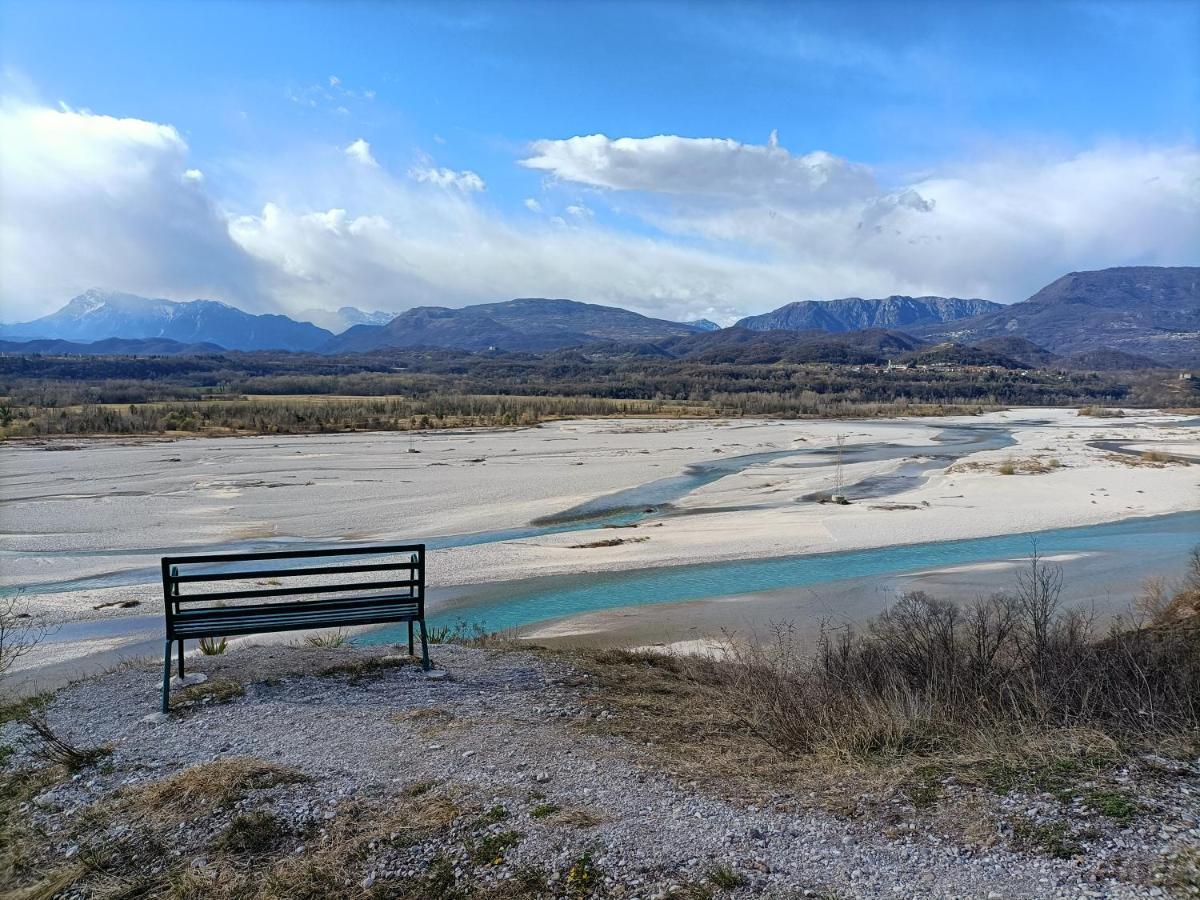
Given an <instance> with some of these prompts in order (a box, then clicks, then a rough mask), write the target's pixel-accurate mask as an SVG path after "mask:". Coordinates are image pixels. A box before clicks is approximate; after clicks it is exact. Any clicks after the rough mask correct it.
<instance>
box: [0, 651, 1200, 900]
mask: <svg viewBox="0 0 1200 900" xmlns="http://www.w3.org/2000/svg"><path fill="white" fill-rule="evenodd" d="M433 649H434V660H435V663H436V664H437V665H438V666H439V667H440V668H441V669H443V670H444V671H445V672H446V676H445V677H444V678H441V679H436V680H435V679H431V678H427V677H425V676H424V674H423V673H422V672H421V671H420V669H419V668H418V667H416V666H413V665H404V666H400V667H397V668H388V669H385V670H382V671H379V672H373V673H371V674H370V675H368V676H364V677H361V678H358V677H349V676H345V675H336V676H328V675H326V676H318V675H314V674H312V673H313V672H318V671H322V670H323V669H325V668H328V667H330V666H331V665H333V664H336V663H339V662H353V661H355V660H359V659H362V658H364V657H368V656H378V655H379V654H380V653H383V652H387V651H386V650H370V651H359V650H348V649H338V650H318V649H313V648H307V647H304V648H300V647H287V646H270V647H263V648H247V649H242V650H239V651H236V652H230V653H228V654H226V655H225V656H221V657H202V658H198V659H196V660H195V661H193V662H192V664H191V667H192V669H193V670H199V671H204V672H205V673H206V674H207V676H208V679H209V682H208V683H209V684H210V685H212V684H216V683H219V682H221V681H223V680H224V679H232V680H236V681H237V682H240V683H242V684H243V685H244V687H245V693H244V695H242V696H238V697H235V698H234V699H233V700H232V701H231V702H227V703H219V704H218V703H212V702H199V703H196V704H195V705H192V706H187V707H183V708H181V709H179V710H178V711H176V712H174V713H173V714H172V715H171V716H170V717H167V718H166V719H165V721H160V720H159V719H161V718H162V717H155V716H153V715H149V716H148V714H152V713H153V711H154V710H155V709H156V708H157V700H158V681H157V675H156V672H155V671H154V670H152V669H150V668H148V667H145V666H143V665H137V666H131V667H129V668H127V669H125V670H123V671H118V672H114V673H111V674H109V675H106V676H103V677H100V678H97V679H92V680H88V681H85V682H80V683H78V684H75V685H73V686H71V687H70V688H68V689H66V690H64V691H62V692H61V693H59V694H58V695H57V696H56V697H55V699H54V700H53V701H52V702H51V704H50V705H49V706H48V707H47V709H46V715H47V719H48V721H49V722H50V723H51V724H52V725H53V726H54V727H55V729H56V730H57V731H58V732H59V733H61V734H63V735H65V736H68V737H69V738H70V739H71V740H73V741H74V742H75V743H76V744H78V745H81V746H82V745H100V744H105V745H110V746H111V747H112V754H111V756H110V757H108V760H107V762H106V763H105V764H103V765H100V766H96V767H91V768H89V769H86V770H84V771H83V772H81V773H80V774H77V775H75V776H73V777H69V778H68V779H67V780H66V781H65V782H63V783H60V784H57V785H56V786H53V787H51V788H50V789H49V790H46V791H45V792H44V793H41V794H40V795H38V796H37V797H35V798H34V800H33V801H32V802H31V803H30V804H28V806H27V807H25V808H23V810H22V813H23V814H25V815H27V816H28V817H29V820H30V821H31V822H33V823H34V824H35V825H37V826H39V827H41V828H42V829H44V830H45V831H46V832H47V833H48V834H49V836H50V839H51V844H52V847H53V849H52V851H51V857H52V858H53V857H55V856H57V857H60V858H61V859H63V860H69V859H70V858H71V857H72V856H74V855H75V854H77V853H79V850H80V848H79V837H78V835H79V833H80V832H79V826H80V823H81V822H86V821H88V820H87V818H86V817H87V815H88V810H89V809H93V810H94V809H95V808H97V806H98V805H99V806H103V805H104V804H106V803H107V804H110V805H111V803H112V799H113V797H114V796H117V795H118V793H119V792H122V791H126V792H127V791H128V790H129V789H130V787H131V786H136V785H140V784H143V783H147V782H150V781H153V780H156V779H161V778H163V777H166V776H168V775H170V774H172V773H175V772H177V771H179V770H181V769H184V768H186V767H188V766H192V765H195V764H199V763H206V762H210V761H214V760H223V759H231V758H235V757H257V758H260V759H262V760H266V761H268V762H271V763H275V764H279V765H284V766H290V767H295V768H297V769H299V770H301V771H302V772H304V773H306V774H308V775H310V776H312V778H311V780H309V781H306V782H301V783H295V784H280V785H276V786H273V787H269V788H265V789H263V790H256V791H252V792H250V794H249V796H247V797H246V798H245V799H243V800H241V801H240V802H239V803H238V804H236V805H235V806H234V807H233V808H232V809H216V810H213V809H207V808H204V809H201V808H198V809H196V810H195V813H194V815H193V816H192V817H191V818H190V819H188V820H187V821H185V822H184V823H183V824H182V825H181V826H180V827H179V829H178V830H176V831H174V832H172V834H171V839H170V841H169V847H170V853H171V854H174V856H175V858H176V859H177V861H178V863H179V864H180V865H184V864H186V865H188V866H190V867H191V868H192V869H193V870H195V871H196V872H199V873H205V872H206V871H207V869H206V867H207V866H209V861H208V859H207V857H206V851H205V847H206V846H211V842H212V840H213V838H214V836H216V835H219V834H220V833H221V832H222V831H223V830H225V829H226V828H227V827H228V825H229V822H230V820H231V817H232V816H234V815H236V814H238V813H239V812H245V811H247V810H252V809H266V810H269V811H271V812H273V813H274V814H275V815H276V816H277V817H278V818H279V819H280V820H282V821H284V822H286V823H287V824H288V828H289V829H290V830H292V831H294V832H295V833H296V834H301V833H303V832H304V831H305V829H308V830H309V833H310V834H311V832H312V829H314V828H316V829H320V828H324V827H330V823H331V822H332V821H333V820H334V819H335V818H336V816H337V815H338V814H339V810H343V811H345V810H349V809H352V808H353V805H354V804H355V803H357V802H360V801H372V800H374V801H388V802H394V803H395V804H396V805H397V806H398V807H402V806H403V805H404V804H415V803H419V802H420V801H419V800H414V799H412V796H413V795H414V794H416V793H418V791H419V790H423V788H417V789H414V787H413V786H414V785H422V784H425V783H436V788H432V787H431V788H430V790H436V791H437V792H439V793H441V794H443V795H446V796H452V797H453V798H454V802H455V805H456V806H457V807H458V808H459V809H471V810H474V812H473V813H472V814H471V815H469V816H463V817H460V819H459V820H456V822H455V823H454V824H453V825H452V826H451V827H450V829H449V830H448V831H443V832H442V833H440V834H439V835H438V836H437V837H436V838H434V839H431V840H426V841H421V842H419V843H417V844H415V845H410V846H405V847H401V848H399V849H396V848H393V847H392V846H390V845H387V844H386V842H384V843H381V844H380V845H379V846H376V845H374V844H372V846H371V848H370V849H369V851H368V852H367V853H366V854H365V858H364V859H362V860H361V873H360V875H361V879H362V880H361V882H360V883H359V885H358V886H353V885H352V886H351V888H352V889H351V890H348V891H347V892H346V894H345V896H358V895H359V893H360V892H361V893H363V894H364V895H365V893H366V891H367V889H369V888H372V887H374V886H376V885H381V884H387V883H388V880H389V879H393V878H398V877H404V878H410V877H412V876H413V875H415V874H418V873H422V872H425V871H427V868H428V865H429V862H430V860H431V859H433V858H434V857H435V856H437V855H441V856H442V857H444V858H445V859H447V860H448V863H447V865H449V866H450V867H452V868H453V869H454V870H455V871H457V872H458V873H459V874H460V875H461V874H463V873H466V872H468V870H472V871H473V872H474V874H475V876H476V877H481V878H483V879H485V881H487V882H488V883H499V882H502V881H504V880H505V879H510V878H512V877H513V876H514V875H515V874H517V873H519V872H520V871H523V868H522V867H527V866H537V867H539V868H541V869H543V870H544V871H545V872H546V873H548V876H549V879H550V884H551V885H552V887H553V889H554V890H555V891H556V893H560V894H562V893H566V891H567V890H568V888H567V873H568V872H569V871H570V870H571V869H572V866H573V865H574V866H576V868H578V867H577V865H576V864H577V862H578V861H579V860H580V858H581V857H582V856H583V854H585V853H589V852H590V853H591V854H592V856H591V859H592V861H593V864H594V866H595V872H596V873H597V874H596V880H597V886H598V889H599V893H602V894H603V895H605V896H613V897H626V898H628V897H640V898H647V900H649V898H654V897H666V896H672V893H671V892H672V891H675V892H676V894H675V896H688V897H690V896H702V895H700V894H684V895H680V894H679V893H678V892H679V891H680V890H683V889H686V888H687V886H688V885H696V884H700V883H702V882H705V879H706V878H708V879H709V880H708V882H706V883H708V884H710V885H711V883H712V880H711V875H710V873H711V872H712V871H713V870H714V869H715V868H717V867H721V868H725V867H727V869H728V871H729V872H730V873H732V874H733V875H734V876H735V877H734V878H733V879H732V880H733V881H739V882H740V884H738V885H737V886H732V884H730V886H726V887H722V888H721V889H719V890H716V895H717V896H736V897H750V896H815V897H839V898H842V897H941V898H950V897H954V898H966V897H978V898H1034V897H1151V896H1164V895H1165V894H1164V891H1163V889H1162V888H1159V887H1154V886H1150V885H1148V884H1143V885H1139V884H1134V883H1129V882H1128V881H1124V880H1121V879H1122V878H1127V877H1130V876H1129V875H1128V872H1129V871H1131V870H1132V871H1136V870H1137V869H1138V866H1133V867H1132V868H1129V867H1127V868H1126V869H1123V870H1122V871H1123V872H1124V873H1125V874H1124V875H1122V876H1114V875H1113V874H1111V870H1106V869H1105V867H1104V866H1102V865H1100V866H1098V865H1097V864H1096V858H1097V857H1096V856H1095V855H1092V858H1091V859H1090V860H1089V861H1087V862H1079V861H1069V860H1058V859H1050V858H1045V857H1039V856H1036V855H1024V854H1019V853H1014V852H1010V851H1008V850H1004V849H1000V848H998V847H992V848H989V849H980V848H979V846H978V844H977V843H974V844H973V843H972V842H971V841H969V840H968V839H966V838H965V837H963V836H961V835H955V834H954V832H953V825H951V826H950V827H948V828H945V829H934V830H929V829H917V830H914V831H911V832H908V833H902V832H903V831H904V829H903V828H901V829H897V828H895V827H892V828H889V829H887V832H886V836H885V834H884V829H883V828H882V827H881V824H880V823H879V822H874V823H873V822H871V821H863V820H858V819H853V820H852V819H848V818H842V817H839V816H837V815H834V814H832V813H830V812H825V811H822V810H821V809H816V808H806V804H805V803H804V799H803V798H802V797H783V796H780V795H778V794H777V795H776V796H774V797H773V798H771V799H770V802H764V801H763V800H761V799H760V800H757V801H755V800H752V799H746V798H742V799H736V798H730V797H723V796H718V795H717V793H716V792H714V790H713V787H712V785H705V786H703V787H702V786H700V785H698V784H697V783H695V782H683V781H680V780H678V779H676V778H673V777H671V776H669V775H667V774H664V773H663V771H662V768H661V767H660V766H657V765H656V764H655V760H654V758H653V757H652V756H651V755H650V753H649V751H647V750H646V749H645V748H640V747H636V746H633V745H631V744H630V743H629V742H627V741H624V740H622V739H619V738H615V737H606V736H603V735H600V734H597V733H596V729H595V728H592V727H589V728H588V729H586V730H585V729H584V728H581V727H580V726H581V725H582V724H584V723H586V724H588V725H589V726H594V725H595V724H596V717H597V716H599V717H601V718H602V717H603V716H605V715H606V714H607V713H605V712H604V711H603V710H602V709H600V710H599V711H598V710H597V707H596V706H595V705H594V704H592V703H588V702H585V695H586V693H587V688H586V685H587V683H588V679H587V678H586V677H583V676H582V675H581V673H579V672H577V671H575V670H574V669H572V668H571V666H570V665H569V663H568V662H567V661H565V660H562V659H556V658H553V657H552V658H549V659H547V658H545V657H541V656H535V655H533V654H529V653H523V652H504V651H493V650H479V649H471V648H464V647H457V646H436V647H434V648H433ZM393 659H394V658H393ZM21 731H22V726H19V725H17V724H9V725H6V726H4V727H3V728H2V729H0V744H9V745H13V746H15V747H17V748H18V749H17V750H16V751H15V752H14V753H13V754H12V755H11V756H10V758H9V760H8V761H7V763H6V764H5V765H6V767H7V768H9V769H10V770H11V769H13V768H17V767H21V766H25V765H29V764H30V763H31V762H32V760H31V759H30V757H29V756H28V750H27V749H23V743H22V740H21V734H20V732H21ZM1195 774H1196V773H1195V771H1193V772H1192V773H1191V775H1193V776H1194V775H1195ZM1188 784H1190V788H1189V787H1183V788H1180V790H1181V791H1182V792H1183V793H1182V794H1181V796H1182V799H1180V800H1178V801H1177V804H1176V805H1177V807H1178V808H1176V809H1174V810H1172V811H1171V814H1170V815H1162V816H1158V817H1156V820H1155V821H1154V822H1152V823H1150V824H1149V826H1141V827H1137V828H1132V829H1125V830H1124V831H1122V832H1120V833H1119V834H1118V835H1117V836H1116V837H1114V838H1112V840H1111V841H1109V842H1108V843H1107V844H1105V848H1104V849H1102V851H1101V852H1100V853H1099V856H1100V857H1103V856H1105V853H1106V852H1116V849H1119V850H1120V852H1121V853H1122V854H1123V855H1124V856H1126V857H1129V856H1133V857H1137V858H1139V859H1143V860H1145V863H1144V865H1142V866H1141V869H1142V870H1143V871H1146V872H1149V870H1150V868H1152V867H1153V862H1154V860H1155V859H1156V858H1157V857H1159V856H1161V855H1165V854H1166V853H1168V852H1172V851H1173V850H1177V849H1178V847H1179V846H1180V843H1181V842H1190V843H1191V844H1192V845H1193V846H1195V845H1196V844H1197V843H1200V827H1198V824H1197V814H1198V812H1200V805H1198V804H1196V802H1195V800H1196V796H1197V795H1196V793H1194V791H1195V785H1196V780H1195V778H1191V779H1190V781H1188ZM853 790H854V786H852V785H847V791H848V792H853ZM1188 790H1191V791H1192V793H1191V794H1190V795H1189V794H1188V793H1187V791H1188ZM725 793H735V792H733V791H729V792H725ZM1189 804H1190V805H1189ZM554 807H557V808H558V809H557V810H555V809H553V808H554ZM96 827H97V828H102V827H103V828H106V829H107V831H106V832H104V833H101V834H97V835H96V839H97V840H99V841H103V840H106V839H108V840H111V839H114V838H115V837H116V836H118V835H119V833H120V831H121V829H123V828H124V827H125V826H124V825H122V824H121V823H120V822H119V821H116V822H115V823H113V822H110V823H108V824H107V825H105V826H99V825H98V826H96ZM943 832H944V833H943ZM489 836H490V840H491V844H486V841H488V840H489ZM1112 841H1118V842H1120V843H1119V844H1114V843H1112ZM294 843H295V844H296V847H294V848H290V852H293V853H295V854H297V855H303V854H304V852H305V850H304V848H303V844H304V840H303V839H302V838H299V837H297V838H296V839H295V841H294ZM481 843H484V844H485V846H493V845H495V846H500V847H502V849H501V850H500V851H499V852H498V853H497V855H496V858H495V859H494V860H489V861H487V863H486V864H485V865H482V866H480V865H479V864H478V855H477V854H476V857H475V862H474V863H473V862H472V848H473V847H475V848H478V846H480V844H481ZM155 864H156V865H165V863H162V862H159V863H155ZM472 867H473V868H472ZM481 872H482V874H480V873H481ZM727 880H729V879H727ZM1147 880H1149V879H1148V878H1147ZM555 886H557V887H555ZM709 890H710V891H711V890H713V889H712V888H711V887H710V888H709ZM598 895H599V894H598ZM64 896H72V894H71V893H70V892H69V891H68V892H67V893H66V894H64ZM707 896H713V894H712V893H710V894H708V895H707Z"/></svg>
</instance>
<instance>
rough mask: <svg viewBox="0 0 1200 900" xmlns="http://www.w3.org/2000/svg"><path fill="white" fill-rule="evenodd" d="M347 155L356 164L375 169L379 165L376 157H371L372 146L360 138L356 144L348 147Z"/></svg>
mask: <svg viewBox="0 0 1200 900" xmlns="http://www.w3.org/2000/svg"><path fill="white" fill-rule="evenodd" d="M345 153H346V155H347V156H348V157H350V158H351V159H352V160H354V161H355V162H359V163H362V164H363V165H364V166H371V167H372V168H375V167H377V166H378V165H379V163H378V162H376V160H375V157H374V156H372V155H371V145H370V144H368V143H367V142H366V141H364V140H363V139H362V138H359V139H358V140H357V141H354V143H352V144H350V145H349V146H347V147H346V149H345Z"/></svg>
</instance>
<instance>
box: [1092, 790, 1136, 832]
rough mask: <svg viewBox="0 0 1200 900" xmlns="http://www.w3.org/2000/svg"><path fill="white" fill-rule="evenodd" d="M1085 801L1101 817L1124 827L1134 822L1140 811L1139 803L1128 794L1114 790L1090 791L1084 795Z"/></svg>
mask: <svg viewBox="0 0 1200 900" xmlns="http://www.w3.org/2000/svg"><path fill="white" fill-rule="evenodd" d="M1083 800H1084V802H1085V803H1087V805H1088V806H1090V807H1091V808H1092V809H1094V810H1095V811H1096V812H1098V813H1100V815H1102V816H1107V817H1108V818H1110V819H1112V820H1113V821H1114V822H1119V823H1121V824H1122V825H1126V824H1128V823H1130V822H1132V821H1133V818H1134V816H1136V815H1137V813H1138V809H1139V807H1138V805H1137V803H1136V802H1135V801H1134V800H1133V799H1132V798H1130V797H1129V795H1128V794H1124V793H1122V792H1120V791H1114V790H1101V789H1094V790H1090V791H1088V792H1087V793H1085V794H1084V795H1083Z"/></svg>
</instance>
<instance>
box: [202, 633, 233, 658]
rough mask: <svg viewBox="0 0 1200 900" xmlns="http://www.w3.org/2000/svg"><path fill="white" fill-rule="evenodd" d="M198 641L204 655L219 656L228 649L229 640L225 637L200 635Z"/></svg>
mask: <svg viewBox="0 0 1200 900" xmlns="http://www.w3.org/2000/svg"><path fill="white" fill-rule="evenodd" d="M198 643H199V646H200V652H201V653H203V654H204V655H205V656H220V655H221V654H223V653H224V652H225V651H226V650H228V649H229V641H228V640H226V639H225V638H211V637H202V638H200V640H199V642H198Z"/></svg>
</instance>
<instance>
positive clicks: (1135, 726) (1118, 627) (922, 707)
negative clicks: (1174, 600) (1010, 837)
mask: <svg viewBox="0 0 1200 900" xmlns="http://www.w3.org/2000/svg"><path fill="white" fill-rule="evenodd" d="M1196 559H1197V563H1196V570H1195V571H1196V574H1195V575H1194V576H1193V577H1195V578H1196V579H1197V580H1198V581H1200V553H1198V554H1196ZM1061 595H1062V572H1061V570H1060V569H1059V568H1058V567H1056V566H1051V565H1047V564H1046V563H1045V562H1044V561H1043V560H1042V559H1041V557H1039V556H1038V555H1037V554H1036V553H1035V554H1034V556H1033V558H1032V559H1031V561H1030V563H1029V565H1028V567H1026V568H1025V569H1024V570H1023V571H1022V572H1021V573H1020V574H1019V576H1018V578H1017V580H1016V584H1015V586H1014V589H1013V591H1012V592H1011V593H1008V594H1001V595H996V596H993V597H988V598H985V599H980V600H978V601H976V602H974V603H971V604H966V605H957V604H954V603H949V602H946V601H943V600H939V599H936V598H933V597H930V596H929V595H927V594H925V593H922V592H914V593H910V594H906V595H905V596H904V597H902V598H901V599H900V600H899V602H897V603H896V604H895V605H894V606H893V607H892V608H890V609H888V610H887V611H886V612H884V613H883V614H882V615H880V616H879V617H878V618H876V619H875V620H874V621H873V622H871V623H870V624H869V625H868V626H867V627H866V628H865V629H861V630H854V629H850V628H846V629H837V630H829V629H823V630H822V633H821V635H820V637H819V640H818V643H817V648H816V652H815V653H806V652H803V651H802V649H801V647H800V644H799V642H798V641H797V640H796V636H795V634H794V632H793V631H792V629H791V628H789V627H786V626H779V627H776V628H775V629H774V634H773V638H772V640H771V641H769V642H768V643H767V644H765V645H762V644H760V645H757V646H755V647H752V648H749V649H747V648H741V649H738V648H734V654H735V661H734V664H733V665H732V667H730V668H729V669H728V675H727V676H726V678H727V683H728V689H729V690H730V691H731V693H732V694H733V695H734V696H733V698H732V700H733V702H734V704H736V708H737V709H738V710H740V715H741V716H742V718H743V719H744V721H745V723H746V724H747V725H748V726H749V728H750V729H751V730H752V731H753V732H754V733H755V734H756V735H758V736H759V737H760V738H762V739H763V740H764V741H766V742H767V743H769V744H771V745H772V746H774V747H776V748H777V749H780V750H782V751H785V752H789V753H807V752H812V751H817V750H823V751H833V752H835V753H838V754H842V755H849V756H863V755H875V754H902V753H908V752H938V751H954V750H959V749H962V748H963V747H964V746H966V745H969V744H972V743H978V742H980V741H992V740H995V738H996V737H997V736H999V735H1002V734H1016V733H1025V732H1037V731H1043V730H1046V729H1075V728H1084V729H1095V730H1098V731H1102V732H1104V733H1105V734H1108V735H1111V736H1114V737H1117V738H1123V737H1128V738H1139V737H1147V736H1151V735H1161V734H1166V733H1170V732H1174V731H1178V730H1184V729H1195V728H1197V727H1198V726H1200V627H1198V624H1200V617H1192V618H1191V619H1188V620H1184V621H1182V622H1180V621H1176V622H1174V623H1173V624H1169V625H1164V624H1161V623H1158V622H1151V623H1149V624H1143V623H1140V622H1139V623H1136V624H1133V625H1130V623H1127V622H1118V623H1115V624H1114V625H1112V626H1111V627H1110V628H1109V629H1107V630H1105V631H1101V630H1099V629H1097V627H1096V625H1095V623H1094V621H1093V619H1092V618H1091V617H1090V616H1087V615H1084V614H1082V613H1080V612H1079V611H1077V610H1068V609H1063V608H1062V604H1061Z"/></svg>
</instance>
